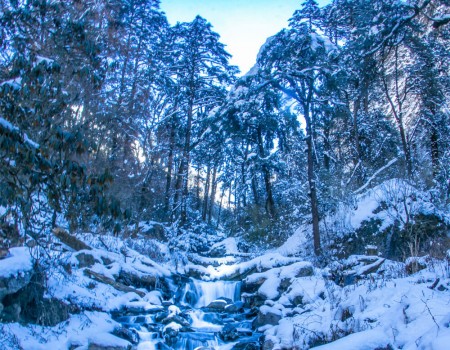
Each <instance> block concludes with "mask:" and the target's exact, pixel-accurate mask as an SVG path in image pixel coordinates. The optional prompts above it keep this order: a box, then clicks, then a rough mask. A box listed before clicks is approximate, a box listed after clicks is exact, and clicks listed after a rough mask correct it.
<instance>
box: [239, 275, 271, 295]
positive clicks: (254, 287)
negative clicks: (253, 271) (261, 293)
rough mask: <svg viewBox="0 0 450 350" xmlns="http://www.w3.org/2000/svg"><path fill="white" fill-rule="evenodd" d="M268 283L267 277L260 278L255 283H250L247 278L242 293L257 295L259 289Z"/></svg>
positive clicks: (242, 286) (243, 283) (242, 285)
mask: <svg viewBox="0 0 450 350" xmlns="http://www.w3.org/2000/svg"><path fill="white" fill-rule="evenodd" d="M265 281H266V278H265V277H260V278H258V279H256V280H254V281H251V282H249V279H248V278H246V279H244V281H243V282H242V284H241V292H242V293H249V294H251V293H256V292H257V291H258V289H259V287H261V286H262V284H263V283H264V282H265Z"/></svg>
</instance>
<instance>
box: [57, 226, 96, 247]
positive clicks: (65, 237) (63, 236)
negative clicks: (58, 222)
mask: <svg viewBox="0 0 450 350" xmlns="http://www.w3.org/2000/svg"><path fill="white" fill-rule="evenodd" d="M52 232H53V234H54V235H55V237H56V238H58V239H59V240H60V241H61V242H62V243H64V244H65V245H67V246H68V247H70V248H72V249H73V250H76V251H79V250H92V248H91V247H89V246H88V245H87V244H86V243H84V242H83V241H80V240H79V239H78V238H76V237H75V236H72V235H71V234H70V233H69V232H67V231H66V230H64V229H62V228H60V227H56V228H54V229H53V231H52Z"/></svg>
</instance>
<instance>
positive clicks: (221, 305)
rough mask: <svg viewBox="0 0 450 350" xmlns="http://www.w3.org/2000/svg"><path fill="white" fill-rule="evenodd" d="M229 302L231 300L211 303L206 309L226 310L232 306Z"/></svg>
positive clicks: (218, 300) (219, 300)
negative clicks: (228, 306)
mask: <svg viewBox="0 0 450 350" xmlns="http://www.w3.org/2000/svg"><path fill="white" fill-rule="evenodd" d="M228 301H229V300H224V299H222V298H220V299H217V300H214V301H212V302H211V303H209V305H208V306H207V307H206V308H207V309H215V310H225V307H226V306H227V305H229V304H230V303H229V302H228Z"/></svg>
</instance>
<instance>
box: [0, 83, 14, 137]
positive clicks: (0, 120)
mask: <svg viewBox="0 0 450 350" xmlns="http://www.w3.org/2000/svg"><path fill="white" fill-rule="evenodd" d="M3 84H5V83H3ZM0 125H1V126H2V127H3V128H5V129H7V130H9V131H11V132H19V128H18V127H17V126H14V125H12V124H11V123H10V122H9V121H7V120H6V119H4V118H2V117H0Z"/></svg>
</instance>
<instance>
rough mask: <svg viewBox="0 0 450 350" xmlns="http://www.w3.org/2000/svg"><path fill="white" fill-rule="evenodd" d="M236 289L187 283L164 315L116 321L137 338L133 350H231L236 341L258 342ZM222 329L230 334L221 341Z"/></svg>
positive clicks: (229, 283) (237, 286)
mask: <svg viewBox="0 0 450 350" xmlns="http://www.w3.org/2000/svg"><path fill="white" fill-rule="evenodd" d="M240 289H241V283H240V282H232V281H214V282H206V281H199V280H195V279H189V281H188V283H186V284H185V285H184V286H183V287H181V288H180V289H179V291H178V292H177V293H176V296H175V298H174V305H170V306H166V308H165V309H164V311H161V310H159V311H156V312H153V313H152V314H151V315H137V316H136V315H131V316H130V315H128V316H121V317H119V318H117V319H116V320H117V321H118V322H120V323H122V325H123V326H124V327H125V328H127V329H129V330H131V331H133V332H135V333H136V334H137V335H138V337H139V339H140V341H139V344H138V345H137V350H154V349H167V350H169V349H174V350H194V349H197V348H204V349H216V350H226V349H232V348H233V346H234V344H236V342H237V341H242V340H243V339H248V338H252V339H253V341H254V340H255V339H256V342H257V339H258V335H257V334H253V333H252V331H251V326H250V324H251V322H250V321H249V320H248V319H247V318H246V314H245V312H244V310H243V308H242V306H243V303H242V302H241V301H240V297H241V295H240V294H241V293H240V292H241V290H240ZM230 327H231V328H230ZM226 329H228V330H229V329H232V330H233V332H234V333H232V335H231V336H230V335H229V333H227V334H228V336H227V337H224V336H223V334H224V332H225V330H226ZM219 334H220V337H219V336H218V335H219ZM255 337H256V338H255ZM254 338H255V339H254Z"/></svg>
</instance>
